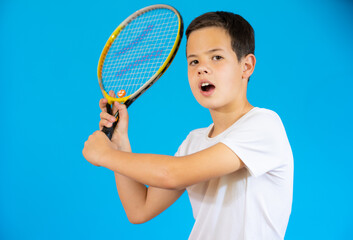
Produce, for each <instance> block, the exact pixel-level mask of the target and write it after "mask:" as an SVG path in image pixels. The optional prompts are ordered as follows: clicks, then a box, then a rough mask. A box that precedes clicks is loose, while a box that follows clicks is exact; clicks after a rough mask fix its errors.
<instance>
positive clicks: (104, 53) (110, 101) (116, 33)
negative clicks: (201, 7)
mask: <svg viewBox="0 0 353 240" xmlns="http://www.w3.org/2000/svg"><path fill="white" fill-rule="evenodd" d="M157 8H167V9H170V10H172V11H173V12H174V13H175V14H176V15H177V16H178V20H179V26H178V34H177V37H176V38H175V42H174V45H173V48H172V50H171V51H170V53H169V55H168V57H167V58H166V60H165V61H164V63H163V64H162V65H161V67H160V68H159V69H158V70H157V71H156V73H155V74H154V75H153V76H152V77H151V78H150V79H149V80H148V81H147V82H146V83H145V84H144V85H143V86H141V87H140V88H139V90H137V91H136V92H135V93H133V94H131V95H129V96H125V97H122V98H114V97H111V96H109V94H108V93H107V92H106V91H105V89H104V86H103V83H102V69H103V64H104V60H105V57H106V56H107V53H108V51H109V49H110V46H111V45H112V44H113V42H114V40H115V39H116V38H117V37H118V36H119V33H120V32H121V30H123V29H124V28H125V27H126V25H127V24H129V22H131V21H132V20H133V19H135V18H136V17H138V16H140V15H141V14H143V13H145V12H147V11H150V10H153V9H157ZM181 27H182V19H181V16H180V14H179V12H178V11H177V10H176V9H175V8H173V7H171V6H169V5H166V4H156V5H151V6H148V7H145V8H143V9H140V10H138V11H136V12H135V13H133V14H132V15H131V16H129V17H128V18H127V19H125V20H124V21H123V22H122V23H121V24H120V25H119V26H118V27H117V28H116V29H115V30H114V32H113V33H112V34H111V35H110V37H109V39H108V41H107V42H106V44H105V46H104V48H103V51H102V53H101V56H100V58H99V61H98V69H97V74H98V82H99V86H100V88H101V90H102V93H103V96H104V97H105V98H106V99H107V100H108V104H113V102H119V103H125V102H126V101H127V100H128V99H129V98H131V97H134V96H135V95H137V94H138V93H139V92H141V91H142V90H143V89H145V87H146V86H147V85H150V82H151V81H153V80H154V79H156V78H158V77H160V76H161V75H162V74H163V73H164V72H165V70H167V68H168V67H169V63H170V61H171V59H172V58H173V57H174V55H175V52H176V50H177V49H178V47H179V42H180V40H181V37H182V35H181V34H183V33H182V31H180V28H181Z"/></svg>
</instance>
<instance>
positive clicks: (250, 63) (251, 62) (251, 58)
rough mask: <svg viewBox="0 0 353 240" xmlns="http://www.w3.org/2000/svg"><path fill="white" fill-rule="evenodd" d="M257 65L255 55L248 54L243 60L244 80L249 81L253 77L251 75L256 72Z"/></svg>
mask: <svg viewBox="0 0 353 240" xmlns="http://www.w3.org/2000/svg"><path fill="white" fill-rule="evenodd" d="M255 64H256V58H255V55H254V54H248V55H246V56H245V57H244V58H243V60H242V70H243V74H242V78H243V79H248V78H249V77H250V76H251V74H252V73H253V72H254V69H255Z"/></svg>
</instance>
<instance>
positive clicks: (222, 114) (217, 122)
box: [209, 101, 254, 138]
mask: <svg viewBox="0 0 353 240" xmlns="http://www.w3.org/2000/svg"><path fill="white" fill-rule="evenodd" d="M253 108H254V107H253V106H252V105H251V104H250V103H249V102H248V101H246V102H244V103H243V104H241V105H239V106H236V107H235V108H233V109H232V110H223V111H217V110H210V113H211V117H212V120H213V123H214V125H213V129H212V130H211V131H210V133H209V137H211V138H212V137H216V136H217V135H218V134H220V133H222V132H224V131H225V130H226V129H227V128H229V127H230V126H232V125H233V124H234V123H235V122H236V121H238V120H239V119H240V118H241V117H242V116H244V115H245V114H246V113H248V112H249V111H250V110H251V109H253Z"/></svg>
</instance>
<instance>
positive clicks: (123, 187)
mask: <svg viewBox="0 0 353 240" xmlns="http://www.w3.org/2000/svg"><path fill="white" fill-rule="evenodd" d="M110 95H111V96H112V97H115V94H114V93H113V92H110ZM106 103H107V101H106V99H101V100H100V102H99V105H100V108H101V110H102V113H101V121H100V123H99V127H100V129H102V128H103V126H106V127H110V126H111V125H112V123H113V122H114V121H115V119H114V118H113V117H112V116H111V115H109V114H107V113H106V107H105V106H106ZM117 109H119V111H120V121H119V124H118V126H117V128H116V130H115V132H114V134H113V139H112V142H113V144H114V147H115V148H116V149H119V150H120V151H125V152H131V146H130V142H129V138H128V135H127V129H128V115H127V111H126V108H125V106H124V105H119V104H117V103H115V106H114V107H113V111H116V110H117ZM114 174H115V180H116V186H117V190H118V193H119V197H120V201H121V203H122V205H123V207H124V209H125V212H126V215H127V217H128V219H129V221H130V222H132V223H135V224H138V223H143V222H146V221H148V220H150V219H151V218H153V217H155V216H157V215H158V214H160V213H161V212H163V211H164V210H165V209H166V208H168V207H169V206H170V205H171V204H173V203H174V202H175V201H176V200H177V199H178V198H179V197H180V196H181V194H182V193H183V192H184V190H180V191H170V190H165V189H158V188H154V187H149V188H147V187H146V186H145V185H144V184H141V183H139V182H137V181H135V180H133V179H131V178H128V177H125V176H123V175H121V174H118V173H114Z"/></svg>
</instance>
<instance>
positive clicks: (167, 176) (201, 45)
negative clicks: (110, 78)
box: [83, 12, 293, 240]
mask: <svg viewBox="0 0 353 240" xmlns="http://www.w3.org/2000/svg"><path fill="white" fill-rule="evenodd" d="M186 36H187V47H186V48H187V51H186V54H187V62H188V78H189V83H190V87H191V90H192V93H193V95H194V96H195V98H196V100H197V101H198V102H199V103H200V104H201V105H202V106H203V107H206V108H208V109H209V111H210V114H211V116H212V120H213V124H211V125H210V126H209V127H208V128H203V129H197V130H194V131H192V132H191V133H190V134H189V135H188V136H187V138H186V139H185V141H184V142H183V143H182V144H181V146H180V147H179V149H178V152H177V153H176V155H175V156H174V157H172V156H163V155H154V154H134V153H131V148H130V143H129V139H128V135H127V129H128V114H127V110H126V107H125V106H124V105H121V104H118V103H115V106H114V107H115V111H116V110H119V113H120V120H119V124H118V126H117V128H116V129H115V132H114V135H113V138H112V141H111V142H110V141H109V140H108V138H107V137H106V136H105V135H104V134H103V133H102V132H100V131H97V132H95V133H93V134H92V135H91V136H90V137H89V139H88V140H87V142H86V143H85V147H84V149H83V155H84V156H85V158H86V159H87V160H88V161H89V162H91V163H92V164H94V165H97V166H104V167H106V168H109V169H111V170H113V171H114V172H115V177H116V184H117V189H118V193H119V196H120V199H121V202H122V204H123V206H124V209H125V211H126V214H127V217H128V218H129V220H130V221H131V222H132V223H143V222H146V221H148V220H150V219H151V218H153V217H155V216H156V215H158V214H159V213H161V212H162V211H164V210H165V209H166V208H168V207H169V206H170V205H171V204H172V203H173V202H174V201H176V200H177V199H178V198H179V197H180V195H181V194H182V193H183V192H184V190H185V189H187V191H188V194H189V197H190V201H191V204H192V208H193V214H194V218H195V225H194V227H193V230H192V232H191V235H190V238H189V239H202V240H206V239H213V240H215V239H220V240H227V239H271V240H273V239H283V238H284V235H285V231H286V227H287V224H288V219H289V215H290V212H291V204H292V188H293V157H292V152H291V148H290V145H289V142H288V139H287V136H286V133H285V130H284V127H283V124H282V122H281V120H280V118H279V117H278V115H277V114H276V113H274V112H273V111H270V110H267V109H263V108H257V107H253V106H252V105H251V104H250V103H249V102H248V100H247V97H246V91H247V84H248V80H249V77H250V76H251V74H252V73H253V71H254V67H255V63H256V59H255V56H254V49H255V43H254V32H253V29H252V27H251V26H250V24H249V23H248V22H247V21H246V20H245V19H243V18H242V17H241V16H239V15H235V14H233V13H228V12H210V13H206V14H204V15H201V16H200V17H198V18H196V19H195V20H194V21H193V22H192V23H191V24H190V25H189V27H188V29H187V30H186ZM110 94H111V95H112V96H115V94H114V93H113V92H111V93H110ZM106 102H107V101H106V100H105V99H101V100H100V107H101V109H102V113H101V121H100V128H102V127H103V126H107V127H110V126H111V125H112V123H113V122H114V121H115V119H114V117H113V116H111V115H109V114H107V113H106V109H105V104H106ZM145 184H146V185H149V187H148V188H147V187H146V186H145Z"/></svg>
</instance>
